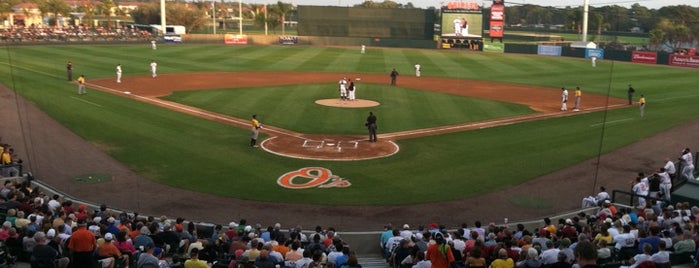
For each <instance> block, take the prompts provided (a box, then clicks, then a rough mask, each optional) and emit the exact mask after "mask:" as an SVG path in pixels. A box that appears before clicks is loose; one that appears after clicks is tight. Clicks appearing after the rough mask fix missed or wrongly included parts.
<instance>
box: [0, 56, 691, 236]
mask: <svg viewBox="0 0 699 268" xmlns="http://www.w3.org/2000/svg"><path fill="white" fill-rule="evenodd" d="M8 54H9V55H11V56H12V58H13V61H12V62H10V61H9V60H8V59H5V58H4V57H5V56H0V57H2V58H0V59H2V60H3V61H5V60H7V61H5V62H7V64H4V65H0V68H2V70H3V72H0V79H2V80H1V81H2V82H3V83H4V84H5V85H8V83H9V81H16V83H17V84H16V85H13V88H14V91H12V90H9V89H6V88H3V91H2V93H3V94H2V96H4V97H3V98H0V101H2V103H3V104H4V105H2V106H0V115H1V116H2V119H3V122H4V124H5V127H4V128H3V132H2V137H3V141H5V142H9V143H13V144H14V145H15V148H17V151H18V152H19V153H20V154H22V155H26V156H27V159H29V161H27V163H28V165H29V164H30V166H28V167H29V168H30V169H31V170H32V172H33V173H34V174H35V176H36V178H37V179H39V180H42V181H44V182H46V183H48V184H50V185H53V186H54V187H56V188H58V189H59V190H62V191H64V192H66V193H69V194H71V195H72V196H74V197H76V198H80V199H84V200H93V201H95V202H99V203H105V204H108V205H109V206H113V207H115V208H122V209H125V210H132V211H138V212H139V213H142V214H144V215H161V214H165V215H173V216H182V217H185V218H187V219H189V220H194V221H207V222H216V223H225V222H229V221H231V220H238V219H240V218H247V219H248V220H249V221H250V222H269V221H270V219H269V217H270V216H269V215H271V214H274V219H275V221H279V222H281V223H282V225H283V226H290V225H294V224H299V223H301V224H304V225H306V226H310V225H309V224H323V225H332V226H333V227H336V228H339V229H340V230H367V229H378V228H379V227H380V226H383V224H385V223H386V221H387V220H390V221H392V222H394V223H395V222H400V223H402V222H406V223H411V224H413V223H415V224H421V223H424V222H425V221H428V220H429V221H436V222H440V223H442V222H444V223H447V224H450V225H455V224H459V223H460V222H462V221H465V222H472V221H473V220H475V219H476V218H478V219H480V220H482V221H484V222H488V221H500V220H502V218H503V216H506V217H507V218H508V219H509V220H510V221H511V222H514V221H518V220H524V219H531V218H535V217H540V216H543V215H551V214H554V213H557V212H560V211H564V210H569V209H571V208H573V207H578V206H579V200H580V199H579V198H580V197H581V196H583V195H588V194H590V191H594V190H595V189H594V188H595V187H594V186H595V185H600V184H604V185H605V186H606V187H607V188H608V189H626V188H628V185H627V181H628V180H627V179H625V178H627V177H629V176H630V175H633V174H635V173H636V172H637V171H638V170H654V169H655V166H656V162H659V161H661V160H662V158H663V157H665V156H667V157H673V156H675V155H676V154H677V152H676V151H677V148H684V147H687V146H691V144H688V143H689V141H691V140H696V139H697V138H698V137H697V135H699V131H697V129H699V123H697V120H696V118H695V115H693V114H691V113H687V112H686V109H687V107H693V105H694V104H695V103H696V94H694V93H693V92H691V91H690V90H689V88H690V87H689V85H692V84H696V78H694V77H695V76H692V75H691V74H693V72H692V71H693V70H687V69H681V68H668V67H663V66H650V65H636V64H629V63H615V64H611V62H610V61H601V62H598V64H597V67H596V68H595V69H591V67H590V66H589V62H588V61H586V60H581V59H572V58H562V57H533V56H522V55H510V54H492V53H454V52H451V51H431V50H411V49H386V48H371V49H369V50H368V51H367V53H366V54H361V56H360V54H359V53H358V51H356V48H314V47H301V46H299V47H277V46H269V47H256V46H244V47H243V46H240V47H230V46H223V45H172V46H169V45H163V46H159V47H158V49H157V50H151V49H150V47H146V49H143V48H142V47H139V46H94V47H93V46H89V47H84V46H56V47H50V48H46V47H42V46H29V47H13V48H11V49H9V53H8ZM55 55H62V56H55ZM96 55H99V57H97V56H96ZM123 55H129V57H124V56H123ZM173 55H177V57H173ZM221 55H230V56H229V57H221ZM67 58H70V59H71V62H72V63H73V66H74V72H76V74H82V73H83V72H84V73H85V74H86V77H87V78H88V79H87V86H88V87H89V88H90V92H89V94H85V95H80V96H78V95H76V94H75V86H76V85H75V84H74V83H66V82H65V62H66V59H67ZM152 59H153V60H157V62H158V75H157V78H153V77H152V76H151V74H150V69H149V68H148V63H149V62H150V61H151V60H152ZM38 62H41V63H42V64H35V63H38ZM117 62H119V63H121V64H122V65H123V66H124V69H123V72H124V73H123V76H122V81H121V83H116V81H115V79H114V66H115V64H116V63H117ZM210 62H215V63H216V64H210ZM415 62H420V64H421V66H422V67H424V70H425V71H423V72H422V74H421V76H420V77H413V76H412V75H403V76H400V77H399V78H398V86H397V87H390V86H389V85H388V84H389V82H390V77H389V72H390V70H391V68H398V69H399V70H401V71H402V72H403V73H407V72H408V71H407V70H412V68H413V65H414V64H415ZM270 63H274V64H270ZM337 63H342V64H337ZM5 70H7V72H5ZM612 74H613V75H612ZM658 76H662V77H667V79H665V80H658V79H651V78H653V77H658ZM10 77H12V78H14V80H10V79H9V78H10ZM342 77H348V78H349V77H352V78H354V77H361V80H359V81H358V82H359V91H358V92H357V99H359V100H367V101H375V102H377V105H376V106H371V107H360V108H345V107H342V106H340V107H332V106H323V105H319V104H316V103H315V101H316V100H321V99H327V98H334V97H337V87H336V85H337V81H338V79H341V78H342ZM59 81H60V82H59ZM354 81H357V80H354ZM629 83H633V84H634V86H635V87H636V89H637V90H638V91H639V94H640V93H643V94H644V95H645V96H646V97H647V98H648V107H647V110H646V114H645V117H644V118H643V119H640V118H639V116H638V108H637V107H635V105H634V106H631V107H629V106H628V105H627V104H626V100H625V99H624V98H625V97H626V86H627V85H628V84H629ZM326 86H327V94H325V95H324V94H315V91H313V90H316V89H318V88H324V87H326ZM561 86H566V87H569V88H573V87H575V86H580V87H581V88H582V89H583V90H584V94H583V97H582V102H581V106H582V109H581V111H579V112H574V111H566V112H562V111H560V104H561V103H560V87H561ZM105 92H107V93H105ZM230 94H233V95H230ZM258 94H259V95H263V96H265V97H264V98H259V97H257V96H256V95H258ZM174 95H176V97H175V98H173V97H172V96H174ZM230 96H234V98H237V99H230ZM309 96H313V97H309ZM212 100H213V101H215V102H216V103H215V105H218V106H220V107H224V108H225V109H221V108H220V107H219V109H218V110H223V111H218V110H217V111H214V110H215V109H208V108H209V107H205V106H206V105H203V106H200V105H197V103H199V102H206V101H212ZM185 103H192V104H185ZM268 103H272V104H274V105H278V106H281V107H283V109H281V110H279V111H277V113H278V114H282V113H298V114H299V115H300V116H299V118H297V119H293V118H292V119H291V122H283V121H278V122H275V121H273V120H274V118H273V117H274V116H275V114H269V113H267V111H261V110H260V109H262V108H260V107H265V106H269V104H268ZM287 105H295V106H293V107H296V109H294V108H293V107H291V106H288V107H287ZM418 105H420V107H418ZM445 107H448V108H449V109H446V110H444V109H445ZM522 107H524V108H522ZM627 107H628V108H627ZM314 109H318V110H319V111H320V112H318V111H316V112H315V113H314V114H306V112H307V110H308V111H311V110H314ZM503 110H505V111H508V110H511V112H509V113H506V114H507V116H504V117H503V116H499V115H500V114H501V113H503V112H502V111H503ZM338 111H341V112H339V113H336V112H338ZM369 111H373V112H375V113H376V114H377V116H378V118H379V126H378V142H376V143H368V142H366V140H367V136H368V135H366V134H364V131H365V130H366V128H365V127H364V126H363V123H364V118H365V117H366V114H368V112H369ZM429 112H433V113H432V114H430V116H427V117H426V116H425V115H424V114H423V113H429ZM452 112H453V113H457V116H454V115H453V114H451V113H452ZM254 113H257V114H260V115H261V116H260V117H261V123H263V124H264V127H263V128H262V129H261V132H262V133H261V137H260V141H261V142H260V143H259V144H260V145H261V146H260V147H261V149H259V148H250V147H249V145H248V144H247V141H248V140H249V138H250V137H249V126H250V122H249V118H250V115H252V114H254ZM337 114H339V115H340V116H342V117H343V118H349V119H351V120H354V121H351V122H350V123H348V124H353V126H350V127H348V128H347V129H350V130H351V131H346V132H345V131H342V132H332V131H321V132H313V131H312V128H313V126H314V125H317V124H318V123H324V122H323V121H324V120H327V121H333V120H336V119H337V118H336V117H335V116H337ZM355 114H356V115H355ZM491 114H492V115H491ZM476 115H478V116H483V115H487V116H483V117H478V116H476ZM441 117H445V119H444V120H441V119H442V118H441ZM455 117H457V118H455ZM458 117H464V118H465V119H462V118H458ZM357 118H359V120H357ZM482 118H486V119H482ZM410 119H418V120H416V121H420V120H422V121H425V120H433V121H434V122H428V123H424V122H418V123H421V124H420V125H421V127H411V126H410V125H409V124H406V125H407V126H400V125H401V124H405V122H403V121H409V120H410ZM284 120H289V118H286V117H284ZM273 122H274V123H273ZM443 122H448V123H443ZM281 123H286V125H283V124H281ZM410 123H413V122H410ZM282 125H283V126H282ZM296 125H298V129H297V128H295V127H296ZM309 130H310V131H309ZM603 130H604V131H603ZM56 141H60V142H56ZM319 146H320V148H319ZM649 148H650V149H649ZM659 156H662V157H659ZM307 169H310V170H311V171H307ZM303 172H310V173H303ZM95 173H101V174H110V176H108V177H109V178H110V179H111V180H108V181H105V182H101V183H94V184H78V183H75V181H74V180H73V178H75V177H78V176H81V175H84V174H95ZM284 174H287V176H282V175H284ZM309 174H310V175H309ZM394 174H398V175H394ZM316 175H317V179H318V181H316V182H314V183H311V185H309V186H313V185H315V184H316V183H317V184H320V185H326V184H327V185H329V186H328V187H326V188H323V187H310V188H303V187H305V186H306V185H305V184H306V183H304V181H303V180H304V179H307V178H305V177H310V178H311V179H313V178H316V177H314V176H316ZM280 177H284V178H285V179H284V180H283V184H284V185H291V186H297V187H298V188H303V189H293V190H292V189H287V188H284V187H281V186H279V185H278V183H277V180H278V178H280ZM597 177H599V182H597V181H596V180H597ZM212 178H217V180H210V179H212ZM593 180H594V181H593ZM330 186H343V187H330ZM125 197H128V198H125ZM270 210H271V211H270ZM505 214H506V215H505ZM300 218H302V220H300Z"/></svg>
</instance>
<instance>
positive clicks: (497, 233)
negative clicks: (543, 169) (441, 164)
mask: <svg viewBox="0 0 699 268" xmlns="http://www.w3.org/2000/svg"><path fill="white" fill-rule="evenodd" d="M697 218H699V207H696V206H694V207H690V206H689V204H688V203H677V204H675V205H674V206H673V205H666V206H663V207H652V208H648V207H621V208H617V207H616V205H614V204H613V203H612V202H609V200H607V201H606V202H603V203H602V204H601V205H600V206H599V207H598V208H597V209H596V211H591V212H588V213H585V212H581V213H579V214H577V215H576V216H574V217H571V218H560V219H558V221H557V223H556V222H553V221H552V220H551V219H549V218H545V219H544V220H543V222H542V224H541V225H540V226H539V227H537V228H534V229H533V230H529V229H527V228H525V226H524V225H522V224H517V225H516V226H510V225H504V226H503V225H496V224H494V223H491V224H489V225H488V226H485V227H484V226H481V223H480V222H479V221H476V222H475V224H474V225H473V226H469V225H468V224H466V223H463V224H462V225H461V228H457V229H455V230H448V229H447V228H446V227H445V226H440V225H438V224H436V223H431V224H429V225H428V226H427V227H424V226H420V227H418V228H417V229H416V230H410V227H409V226H408V225H407V224H406V225H404V226H403V228H402V229H400V228H393V227H392V226H391V225H388V226H386V229H385V231H384V232H383V233H382V234H381V238H380V245H381V247H382V249H383V254H384V257H386V260H387V262H388V263H389V264H390V266H391V267H396V268H397V267H400V268H409V267H411V268H426V267H432V268H458V267H464V268H465V267H469V268H474V267H490V268H515V267H517V268H540V267H544V268H571V267H582V266H585V265H588V264H587V263H585V264H581V263H579V260H580V259H579V257H580V256H579V255H580V254H583V253H576V249H577V247H579V245H580V244H581V243H587V244H589V246H590V247H592V249H593V251H594V252H592V253H589V255H588V256H587V257H588V259H590V258H592V257H594V259H595V260H596V261H595V262H596V264H597V265H603V266H605V267H620V266H625V267H630V268H635V267H669V266H670V265H672V264H682V263H690V264H693V262H694V259H696V258H697V257H699V256H697V254H699V252H697V246H698V245H699V233H698V231H699V221H697Z"/></svg>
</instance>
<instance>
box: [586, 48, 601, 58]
mask: <svg viewBox="0 0 699 268" xmlns="http://www.w3.org/2000/svg"><path fill="white" fill-rule="evenodd" d="M592 57H595V58H597V59H598V60H601V59H604V49H601V48H588V49H585V58H586V59H589V58H592Z"/></svg>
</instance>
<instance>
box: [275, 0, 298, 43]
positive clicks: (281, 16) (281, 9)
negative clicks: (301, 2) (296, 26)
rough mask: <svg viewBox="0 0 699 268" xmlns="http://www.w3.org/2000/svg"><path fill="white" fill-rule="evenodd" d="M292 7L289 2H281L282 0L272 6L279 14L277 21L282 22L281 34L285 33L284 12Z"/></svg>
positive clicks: (289, 10)
mask: <svg viewBox="0 0 699 268" xmlns="http://www.w3.org/2000/svg"><path fill="white" fill-rule="evenodd" d="M293 9H294V7H293V6H292V5H291V4H287V3H282V1H278V2H277V5H276V6H275V8H274V12H275V13H276V14H277V16H279V21H280V22H281V24H282V35H286V27H285V26H286V25H285V24H286V14H289V12H291V10H293Z"/></svg>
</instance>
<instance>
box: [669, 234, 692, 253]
mask: <svg viewBox="0 0 699 268" xmlns="http://www.w3.org/2000/svg"><path fill="white" fill-rule="evenodd" d="M672 248H673V249H674V253H675V254H682V253H687V252H689V253H695V252H696V244H695V243H694V237H693V235H692V232H691V231H689V230H687V231H684V232H683V233H682V240H680V241H678V242H677V243H675V245H673V246H672Z"/></svg>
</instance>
